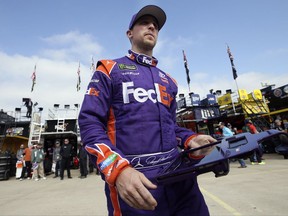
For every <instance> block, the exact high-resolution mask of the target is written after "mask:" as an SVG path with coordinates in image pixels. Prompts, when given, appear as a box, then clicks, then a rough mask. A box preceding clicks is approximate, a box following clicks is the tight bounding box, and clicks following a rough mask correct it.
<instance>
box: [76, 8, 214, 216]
mask: <svg viewBox="0 0 288 216" xmlns="http://www.w3.org/2000/svg"><path fill="white" fill-rule="evenodd" d="M165 21H166V14H165V12H164V11H163V10H162V9H161V8H159V7H158V6H155V5H148V6H145V7H143V8H142V9H141V10H140V11H139V12H138V13H136V14H135V15H134V16H132V19H131V21H130V24H129V27H128V30H127V32H126V35H127V37H128V39H129V40H130V43H131V49H130V50H129V51H128V54H127V55H126V56H124V57H121V58H118V59H114V60H110V59H108V60H107V59H106V60H101V61H98V63H97V68H96V71H95V72H94V74H93V77H92V79H91V82H90V83H89V86H88V88H87V91H86V95H85V97H84V101H83V104H82V107H81V111H80V114H79V118H78V122H79V126H80V132H81V138H82V142H83V143H84V145H85V149H86V150H87V152H88V153H89V154H90V157H91V158H92V159H93V163H94V165H96V166H98V168H99V170H100V172H101V175H102V178H103V179H104V180H105V181H106V184H105V192H106V198H107V207H108V214H109V215H137V216H138V215H163V216H164V215H178V216H182V215H183V216H184V215H185V216H186V215H209V211H208V208H207V205H206V203H205V200H204V197H203V195H202V193H201V191H200V189H199V186H198V183H197V176H196V175H192V176H191V178H189V179H184V180H181V181H179V182H176V183H173V184H168V185H156V183H155V182H154V181H153V179H155V177H156V175H157V174H158V173H159V172H160V171H161V170H162V169H163V168H165V167H166V166H167V164H169V163H171V162H172V161H173V160H174V159H175V158H176V157H178V156H179V151H178V146H179V147H180V148H182V149H184V148H185V149H190V148H196V147H199V146H203V145H206V144H209V143H211V142H216V139H214V138H212V137H211V136H208V135H201V134H196V133H195V132H193V131H191V130H189V129H186V128H181V127H179V126H178V125H177V123H176V107H177V103H176V95H177V93H178V87H177V82H176V81H175V80H174V79H173V78H171V76H170V75H169V74H167V73H165V72H164V71H162V70H161V69H159V68H158V67H157V63H158V60H157V59H156V58H155V57H154V56H153V49H154V47H155V45H156V43H157V38H158V32H159V30H160V29H161V28H162V26H163V25H164V23H165ZM213 149H214V148H213V147H209V148H203V149H201V150H198V151H195V152H194V153H191V154H190V156H191V158H193V159H194V160H195V161H197V160H201V159H202V158H203V157H205V156H206V155H207V154H209V153H210V152H211V151H212V150H213ZM151 159H152V160H153V161H151Z"/></svg>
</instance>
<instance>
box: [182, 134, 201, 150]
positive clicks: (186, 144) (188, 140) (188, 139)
mask: <svg viewBox="0 0 288 216" xmlns="http://www.w3.org/2000/svg"><path fill="white" fill-rule="evenodd" d="M196 136H198V135H197V134H193V135H191V136H190V137H188V138H187V140H186V141H185V143H184V149H186V150H187V149H190V147H189V146H188V143H189V142H190V141H191V140H192V139H193V138H194V137H196Z"/></svg>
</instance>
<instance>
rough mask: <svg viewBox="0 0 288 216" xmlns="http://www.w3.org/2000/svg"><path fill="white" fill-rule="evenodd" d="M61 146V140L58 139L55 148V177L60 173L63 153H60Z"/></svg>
mask: <svg viewBox="0 0 288 216" xmlns="http://www.w3.org/2000/svg"><path fill="white" fill-rule="evenodd" d="M60 150H61V146H60V141H59V140H56V142H55V147H54V148H53V163H54V164H55V173H54V177H53V178H57V177H58V176H59V175H60V174H59V172H60V166H61V154H60Z"/></svg>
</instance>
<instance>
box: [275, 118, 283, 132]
mask: <svg viewBox="0 0 288 216" xmlns="http://www.w3.org/2000/svg"><path fill="white" fill-rule="evenodd" d="M274 129H276V130H279V131H285V130H284V128H283V127H282V121H281V120H280V119H276V120H275V121H274Z"/></svg>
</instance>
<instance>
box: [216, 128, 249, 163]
mask: <svg viewBox="0 0 288 216" xmlns="http://www.w3.org/2000/svg"><path fill="white" fill-rule="evenodd" d="M219 127H220V129H221V130H222V135H223V137H230V136H233V135H234V134H233V132H232V131H231V130H230V129H229V128H228V127H226V126H225V123H224V122H219ZM231 128H232V126H231ZM238 162H239V164H240V167H239V168H246V167H247V166H246V163H245V161H244V160H243V159H242V158H239V159H238Z"/></svg>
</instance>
